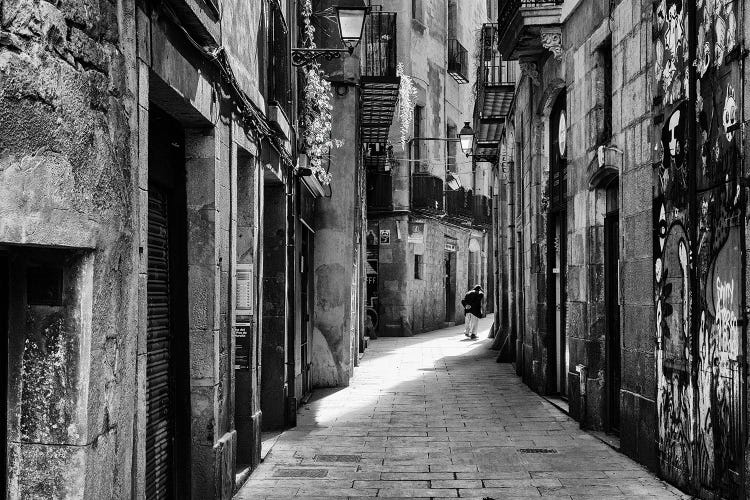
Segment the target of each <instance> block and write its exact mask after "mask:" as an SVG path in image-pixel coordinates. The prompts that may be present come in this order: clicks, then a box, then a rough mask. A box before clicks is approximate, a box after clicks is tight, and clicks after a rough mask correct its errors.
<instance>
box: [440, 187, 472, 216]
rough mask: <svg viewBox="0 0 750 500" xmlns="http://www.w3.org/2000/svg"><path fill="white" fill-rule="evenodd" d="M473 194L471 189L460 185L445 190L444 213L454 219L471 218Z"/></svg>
mask: <svg viewBox="0 0 750 500" xmlns="http://www.w3.org/2000/svg"><path fill="white" fill-rule="evenodd" d="M473 198H474V197H473V196H472V194H471V190H470V189H469V190H466V189H464V188H463V187H460V188H458V189H456V190H448V191H446V192H445V213H446V215H447V216H448V217H451V218H454V219H468V220H471V218H472V216H473V204H474V202H473V201H472V200H473Z"/></svg>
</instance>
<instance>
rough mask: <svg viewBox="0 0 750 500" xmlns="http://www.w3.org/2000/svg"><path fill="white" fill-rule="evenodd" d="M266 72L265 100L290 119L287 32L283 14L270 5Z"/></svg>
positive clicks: (274, 5)
mask: <svg viewBox="0 0 750 500" xmlns="http://www.w3.org/2000/svg"><path fill="white" fill-rule="evenodd" d="M267 30H268V34H267V43H268V47H267V49H266V50H267V61H268V65H267V71H268V74H267V75H266V81H267V85H268V89H267V92H266V96H265V97H266V99H268V101H270V102H272V103H276V104H277V105H279V106H280V107H281V108H282V109H283V110H284V112H285V113H286V115H287V119H290V120H291V119H292V116H291V113H292V106H291V104H292V103H291V101H292V88H291V78H290V70H289V40H288V39H289V32H288V30H287V26H286V22H285V21H284V14H283V12H282V11H281V10H279V7H278V6H277V5H276V4H274V3H272V4H271V8H270V12H269V19H268V26H267Z"/></svg>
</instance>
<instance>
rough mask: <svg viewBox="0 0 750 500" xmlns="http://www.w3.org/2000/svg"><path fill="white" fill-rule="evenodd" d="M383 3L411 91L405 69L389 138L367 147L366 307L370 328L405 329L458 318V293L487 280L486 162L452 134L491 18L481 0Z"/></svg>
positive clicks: (466, 114) (400, 332)
mask: <svg viewBox="0 0 750 500" xmlns="http://www.w3.org/2000/svg"><path fill="white" fill-rule="evenodd" d="M379 4H380V5H381V6H382V9H383V10H384V11H391V12H394V13H395V14H396V16H397V26H398V32H397V39H398V62H399V63H400V64H401V65H402V68H403V69H402V72H403V74H404V75H406V78H408V81H409V82H410V88H411V89H412V90H411V91H410V90H409V89H408V88H407V89H406V90H405V92H406V94H404V93H403V85H404V78H402V81H401V85H402V96H401V97H400V99H401V101H400V105H399V106H400V109H399V110H398V111H397V114H398V115H399V117H400V118H399V120H398V121H396V120H394V124H393V126H392V127H391V130H390V134H389V136H388V142H387V143H386V144H382V145H373V146H372V147H370V148H368V149H366V155H365V163H366V165H367V175H368V182H367V190H368V191H367V203H368V230H367V237H366V241H367V273H368V277H367V280H368V293H367V313H368V320H369V323H368V325H369V328H370V330H371V332H372V333H371V334H372V335H383V336H404V335H412V334H414V333H419V332H424V331H429V330H433V329H436V328H442V327H443V326H445V325H448V324H451V325H452V324H456V323H461V322H463V319H464V312H463V307H461V305H460V301H461V299H462V298H463V295H464V294H465V293H466V291H467V290H468V289H469V288H472V287H474V285H477V284H481V285H482V286H483V287H485V289H487V286H488V284H487V279H486V276H487V275H488V258H487V255H488V246H487V245H488V244H489V238H488V237H487V234H488V230H489V215H490V204H491V202H490V199H491V196H492V195H491V193H490V189H491V184H490V172H491V170H490V168H489V166H488V165H489V164H488V163H486V162H477V161H476V160H475V159H474V158H473V157H469V156H466V155H464V153H462V152H461V149H460V148H459V146H458V139H457V137H458V136H457V134H458V131H459V130H460V129H461V128H462V126H463V125H464V123H465V122H469V121H471V117H472V112H473V108H472V103H473V99H472V91H473V86H474V84H475V82H476V62H475V58H474V57H470V54H473V53H474V51H475V50H477V49H476V47H477V44H478V40H479V30H478V28H479V27H480V26H481V25H482V23H483V22H485V21H486V20H487V19H488V17H487V10H486V2H481V1H472V2H456V1H442V0H440V1H438V0H414V1H411V2H401V1H390V0H382V1H381V2H379ZM402 129H405V130H403V131H402ZM488 304H489V305H490V309H491V304H492V301H488Z"/></svg>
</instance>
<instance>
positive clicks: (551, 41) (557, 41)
mask: <svg viewBox="0 0 750 500" xmlns="http://www.w3.org/2000/svg"><path fill="white" fill-rule="evenodd" d="M542 47H544V48H545V49H548V50H549V51H550V52H552V54H553V55H554V56H555V59H557V60H558V61H562V58H563V47H562V31H561V30H560V28H553V29H543V30H542Z"/></svg>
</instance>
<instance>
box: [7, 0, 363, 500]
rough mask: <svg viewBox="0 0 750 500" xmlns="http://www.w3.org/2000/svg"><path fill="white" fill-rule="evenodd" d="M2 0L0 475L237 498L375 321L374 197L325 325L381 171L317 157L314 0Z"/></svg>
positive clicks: (32, 490) (52, 485)
mask: <svg viewBox="0 0 750 500" xmlns="http://www.w3.org/2000/svg"><path fill="white" fill-rule="evenodd" d="M1 5H2V9H1V10H0V12H1V13H2V28H1V29H0V72H2V75H3V78H2V79H1V80H0V89H2V90H1V91H0V113H2V120H0V130H2V134H3V137H4V138H3V140H2V141H1V146H0V177H1V178H2V182H1V183H0V190H2V193H3V195H4V196H3V197H2V201H0V333H2V334H3V336H4V337H6V338H7V339H8V341H7V343H6V344H4V349H3V355H4V356H5V357H6V359H7V361H8V365H7V366H8V369H7V371H3V383H2V387H3V391H4V395H5V401H6V403H7V412H5V413H4V415H6V416H4V422H3V425H2V429H3V437H4V439H3V443H4V450H5V451H4V453H2V454H0V455H1V456H2V459H3V468H4V472H5V475H4V481H3V483H2V491H1V492H0V496H2V497H3V498H5V497H6V496H7V497H8V498H30V497H40V498H41V497H43V498H62V497H70V498H91V499H103V498H149V499H150V498H201V499H202V498H230V497H231V496H232V494H233V492H234V491H235V489H236V488H238V487H239V485H240V484H241V482H242V481H243V479H244V478H246V477H247V475H248V474H249V472H250V471H251V470H252V469H253V468H254V467H255V466H257V465H258V463H259V461H260V454H261V445H262V441H263V434H264V432H266V431H275V430H278V429H283V428H286V427H288V426H291V425H294V423H295V415H296V408H297V406H298V402H299V401H300V400H302V399H304V398H305V397H307V396H308V395H309V393H310V391H311V390H312V388H313V386H314V385H316V384H317V385H342V384H346V383H347V382H348V377H350V376H351V371H352V370H351V368H348V369H345V370H338V371H337V373H336V377H331V376H329V374H328V373H327V372H325V370H327V369H328V367H327V365H326V364H325V363H323V362H322V361H319V360H316V359H315V353H316V352H317V351H325V350H326V349H328V351H327V352H328V353H329V356H330V359H332V360H333V365H334V366H336V365H338V366H347V367H350V366H353V362H354V361H353V360H356V353H357V351H358V349H359V344H358V342H357V339H358V338H359V337H360V335H361V331H360V330H361V328H360V325H361V317H362V312H361V309H362V308H361V306H359V305H358V304H359V303H360V302H359V301H358V299H351V302H350V301H349V300H350V299H349V290H359V289H362V290H364V280H363V279H361V277H360V276H361V269H363V267H364V266H363V265H361V264H360V265H359V266H357V265H356V263H357V262H358V261H361V260H362V255H363V250H361V246H362V245H363V244H362V243H360V242H362V241H363V239H362V238H359V239H353V235H355V233H356V232H357V231H360V232H361V228H362V227H363V226H364V222H363V215H362V214H363V210H362V209H360V212H359V214H360V215H359V216H358V217H357V218H356V222H355V225H354V227H351V226H348V227H346V228H345V230H346V231H347V237H348V238H349V241H350V242H351V241H352V240H353V241H355V244H354V245H353V246H352V245H350V247H351V248H350V250H351V251H350V256H349V257H347V260H345V261H344V262H345V263H346V265H345V266H344V267H345V269H346V270H347V272H349V271H350V269H351V268H352V264H353V263H354V264H355V266H354V267H355V269H357V267H358V269H359V270H358V271H355V273H354V274H353V275H347V276H346V277H345V279H346V280H348V283H349V287H350V289H346V290H341V295H342V296H345V298H346V302H347V304H352V305H350V306H348V307H347V309H346V314H349V315H350V316H351V320H350V321H349V322H347V323H346V324H345V326H344V328H342V329H341V330H339V331H337V332H335V333H326V332H324V333H323V335H322V336H321V335H319V334H318V333H316V332H317V331H318V330H321V331H322V328H321V327H320V325H322V324H324V323H325V321H326V320H327V319H326V316H325V314H326V313H327V312H328V311H327V309H326V308H325V307H321V306H320V304H321V302H320V301H319V300H317V299H316V296H318V292H319V291H321V290H324V291H325V290H327V289H326V287H325V286H323V285H321V284H320V283H321V280H319V279H318V278H316V277H315V276H314V274H313V273H315V272H316V271H317V270H318V269H319V268H320V266H321V265H325V262H324V261H323V260H321V259H320V258H319V255H320V254H319V253H318V252H316V250H315V249H316V248H317V247H320V248H321V249H322V250H323V251H327V250H328V249H330V247H331V245H332V244H334V242H333V240H332V239H331V238H326V237H325V234H326V230H327V229H329V227H330V225H335V224H338V222H335V221H333V222H332V219H336V218H339V219H340V218H342V217H343V216H342V213H345V214H346V217H350V216H351V209H352V208H356V207H357V203H358V201H357V199H356V198H355V197H352V200H350V202H349V205H346V206H344V207H343V209H344V210H346V212H341V211H339V212H336V211H335V210H334V211H330V210H329V208H328V205H327V204H330V200H331V199H333V198H330V196H331V191H333V192H334V193H339V194H341V193H357V192H358V190H359V192H361V191H363V183H362V181H361V180H358V179H361V176H360V175H359V173H358V170H357V169H354V170H351V171H347V173H352V172H353V173H352V176H351V177H345V176H343V175H342V176H340V177H338V178H336V177H334V179H335V180H334V181H333V183H332V184H331V186H328V187H326V186H325V185H324V183H322V182H321V180H320V179H318V178H317V177H316V176H315V175H310V174H309V172H307V171H306V170H305V169H304V168H301V166H302V162H300V160H299V158H300V156H301V155H303V153H304V152H305V147H306V144H305V143H304V141H303V140H301V139H300V137H301V130H304V123H305V122H304V120H303V119H302V118H301V116H302V115H303V113H304V109H306V108H305V103H304V96H300V93H299V89H300V86H301V80H299V79H298V76H299V75H298V73H297V72H296V71H295V70H294V69H293V66H292V48H293V47H298V46H299V45H300V44H302V43H304V40H303V39H302V37H301V35H300V29H299V26H300V25H301V24H302V23H301V19H300V17H299V16H300V2H297V1H295V0H260V1H252V2H247V1H236V0H168V1H164V2H150V1H144V2H136V1H129V0H125V1H122V2H118V3H113V2H109V1H104V2H89V1H85V0H84V1H82V2H72V3H65V4H60V5H53V4H50V3H48V2H37V3H33V2H32V3H29V2H15V1H9V0H4V1H3V2H2V4H1ZM351 59H353V60H356V61H357V64H358V61H359V58H358V57H357V54H356V53H355V54H354V56H353V57H352V58H351ZM351 85H353V83H352V84H351ZM336 95H337V96H339V94H336ZM339 97H340V96H339ZM356 97H357V96H356V92H353V93H351V94H350V95H349V97H347V98H343V97H342V99H348V100H349V101H352V102H354V101H356ZM337 98H338V97H337ZM341 125H342V126H351V127H352V128H353V129H354V130H356V125H352V124H341ZM348 130H349V129H346V131H347V132H348ZM344 131H345V130H344V129H335V130H334V133H335V134H339V133H341V134H343V133H344ZM349 140H350V138H349V137H347V138H346V141H347V143H348V144H349V146H348V147H350V148H352V149H351V151H347V153H346V155H348V157H350V158H355V159H356V158H357V157H358V155H359V149H358V143H357V138H356V137H354V138H352V140H351V142H349ZM333 169H334V167H332V170H333ZM342 170H344V169H343V168H342ZM358 176H359V177H358ZM326 197H329V198H326ZM321 235H322V237H321ZM358 245H359V246H358ZM358 259H359V260H358ZM315 266H317V268H316V267H315ZM336 335H338V337H337V336H336ZM321 339H323V340H325V343H326V345H325V346H323V347H322V348H321V347H320V345H322V340H321ZM319 344H320V345H319ZM332 344H335V345H337V346H338V345H339V344H346V345H350V346H352V347H351V349H350V350H349V351H346V352H344V351H341V352H339V351H336V350H331V349H330V348H328V347H327V346H330V345H332ZM331 351H333V354H330V353H331ZM347 356H348V357H347ZM327 359H328V358H326V360H327ZM316 370H317V373H316Z"/></svg>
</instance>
